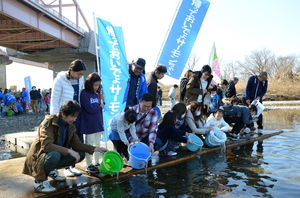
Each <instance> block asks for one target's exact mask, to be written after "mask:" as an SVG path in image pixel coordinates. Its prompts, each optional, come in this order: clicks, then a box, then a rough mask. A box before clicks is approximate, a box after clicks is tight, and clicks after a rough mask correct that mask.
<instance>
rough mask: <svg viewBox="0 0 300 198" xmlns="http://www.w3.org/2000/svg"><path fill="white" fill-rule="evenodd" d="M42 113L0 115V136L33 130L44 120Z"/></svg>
mask: <svg viewBox="0 0 300 198" xmlns="http://www.w3.org/2000/svg"><path fill="white" fill-rule="evenodd" d="M44 117H45V114H44V113H26V114H21V115H13V116H3V117H0V136H2V135H4V134H9V133H17V132H23V131H26V132H28V131H34V130H35V128H36V127H38V126H39V124H40V123H41V122H42V121H43V120H44Z"/></svg>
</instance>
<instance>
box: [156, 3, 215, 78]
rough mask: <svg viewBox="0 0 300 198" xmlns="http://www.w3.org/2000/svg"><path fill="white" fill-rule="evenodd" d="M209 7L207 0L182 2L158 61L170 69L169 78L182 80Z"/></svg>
mask: <svg viewBox="0 0 300 198" xmlns="http://www.w3.org/2000/svg"><path fill="white" fill-rule="evenodd" d="M209 5H210V3H209V2H208V1H206V0H182V2H181V5H180V8H179V10H178V13H177V15H176V18H175V20H174V23H173V25H172V28H171V30H170V32H169V35H168V37H167V39H166V42H165V44H164V47H163V49H162V51H161V54H160V57H159V59H158V64H163V65H165V66H166V67H167V68H168V72H167V75H168V76H170V77H173V78H175V79H179V78H180V76H181V73H182V70H183V69H184V66H185V64H186V61H187V60H188V58H189V56H190V53H191V50H192V48H193V45H194V43H195V40H196V38H197V35H198V32H199V30H200V27H201V25H202V22H203V20H204V17H205V15H206V12H207V10H208V7H209Z"/></svg>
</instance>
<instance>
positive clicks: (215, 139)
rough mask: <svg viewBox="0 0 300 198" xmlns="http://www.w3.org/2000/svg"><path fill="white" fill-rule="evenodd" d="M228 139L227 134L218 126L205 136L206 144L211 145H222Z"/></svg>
mask: <svg viewBox="0 0 300 198" xmlns="http://www.w3.org/2000/svg"><path fill="white" fill-rule="evenodd" d="M226 139H227V136H226V134H225V133H224V132H223V131H221V130H220V129H219V128H218V127H214V130H212V131H210V133H209V134H208V135H207V136H206V137H205V140H204V141H205V144H206V145H207V146H209V147H215V146H220V145H223V144H224V143H225V141H226Z"/></svg>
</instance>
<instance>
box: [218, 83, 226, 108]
mask: <svg viewBox="0 0 300 198" xmlns="http://www.w3.org/2000/svg"><path fill="white" fill-rule="evenodd" d="M227 85H228V81H227V80H226V79H223V80H222V82H221V84H220V87H218V90H217V94H218V96H219V104H220V106H223V105H224V103H223V101H222V100H223V98H225V96H224V94H225V93H224V92H225V91H224V90H225V88H226V86H227Z"/></svg>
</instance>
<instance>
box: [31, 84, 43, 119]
mask: <svg viewBox="0 0 300 198" xmlns="http://www.w3.org/2000/svg"><path fill="white" fill-rule="evenodd" d="M29 94H30V104H31V107H32V112H33V113H37V112H38V98H39V97H40V95H41V94H40V92H39V91H38V90H37V89H36V87H35V86H32V90H31V91H30V93H29Z"/></svg>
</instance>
